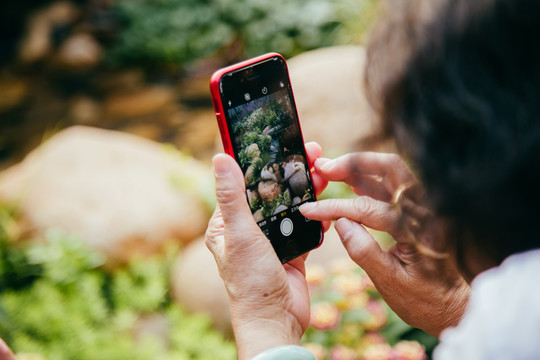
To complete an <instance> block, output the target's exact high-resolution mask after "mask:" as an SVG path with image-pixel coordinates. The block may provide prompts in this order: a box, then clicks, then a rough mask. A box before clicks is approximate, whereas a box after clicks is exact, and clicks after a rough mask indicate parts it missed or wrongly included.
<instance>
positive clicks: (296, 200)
mask: <svg viewBox="0 0 540 360" xmlns="http://www.w3.org/2000/svg"><path fill="white" fill-rule="evenodd" d="M301 202H302V199H301V198H300V197H299V196H295V197H294V198H293V199H292V206H295V205H298V204H300V203H301Z"/></svg>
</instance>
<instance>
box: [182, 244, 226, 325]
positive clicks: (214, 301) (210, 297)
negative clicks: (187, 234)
mask: <svg viewBox="0 0 540 360" xmlns="http://www.w3.org/2000/svg"><path fill="white" fill-rule="evenodd" d="M172 294H173V297H174V299H175V300H176V301H178V302H179V303H181V304H182V305H183V306H184V307H185V308H186V309H187V310H188V311H191V312H204V313H207V314H208V315H210V317H211V318H212V322H213V324H214V326H215V327H216V328H217V329H219V330H221V331H223V332H224V333H226V334H231V333H232V327H231V318H230V314H229V299H228V296H227V290H225V285H223V282H222V280H221V277H220V276H219V273H218V269H217V265H216V263H215V262H214V257H213V256H212V254H211V253H210V251H209V250H208V249H207V248H206V245H205V243H204V237H202V238H200V239H198V240H196V241H194V242H192V243H191V244H189V245H188V246H187V247H186V248H185V249H184V251H183V252H182V254H181V255H180V256H179V258H178V261H177V264H176V266H175V268H174V270H173V274H172Z"/></svg>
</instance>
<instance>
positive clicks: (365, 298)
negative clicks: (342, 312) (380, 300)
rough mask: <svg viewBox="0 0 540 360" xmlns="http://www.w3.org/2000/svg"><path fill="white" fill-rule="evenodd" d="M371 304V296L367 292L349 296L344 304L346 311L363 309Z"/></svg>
mask: <svg viewBox="0 0 540 360" xmlns="http://www.w3.org/2000/svg"><path fill="white" fill-rule="evenodd" d="M368 302H369V295H368V294H367V293H365V292H362V293H359V294H355V295H351V296H348V297H347V298H346V299H345V301H344V304H343V308H344V309H346V310H352V309H363V308H365V307H366V305H367V303H368Z"/></svg>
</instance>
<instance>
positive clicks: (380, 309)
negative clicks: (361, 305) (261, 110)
mask: <svg viewBox="0 0 540 360" xmlns="http://www.w3.org/2000/svg"><path fill="white" fill-rule="evenodd" d="M366 310H367V311H368V312H369V313H370V315H371V316H370V317H369V320H368V321H367V322H365V323H364V324H363V325H364V328H365V329H366V330H367V331H376V330H379V329H381V328H382V327H384V325H385V324H386V320H387V319H388V315H387V314H386V309H385V308H384V306H383V305H382V304H381V303H380V302H379V301H376V300H370V301H369V302H368V303H367V305H366Z"/></svg>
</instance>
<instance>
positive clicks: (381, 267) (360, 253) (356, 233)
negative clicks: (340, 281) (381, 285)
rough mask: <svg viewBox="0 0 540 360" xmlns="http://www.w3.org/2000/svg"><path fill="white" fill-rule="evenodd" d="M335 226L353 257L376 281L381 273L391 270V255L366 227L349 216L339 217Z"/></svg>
mask: <svg viewBox="0 0 540 360" xmlns="http://www.w3.org/2000/svg"><path fill="white" fill-rule="evenodd" d="M335 228H336V230H337V232H338V235H339V237H340V238H341V241H342V242H343V246H344V247H345V249H346V250H347V253H348V254H349V256H350V257H351V259H352V260H353V261H354V262H355V263H357V264H358V265H359V266H360V267H361V268H362V269H364V270H365V271H366V273H367V274H368V275H369V277H370V278H371V279H372V280H373V281H374V282H376V278H377V277H379V275H382V274H384V273H386V272H388V271H391V266H392V260H391V258H390V255H389V254H388V253H386V252H385V251H383V250H382V249H381V247H380V245H379V243H377V241H375V239H374V238H373V236H372V235H371V234H370V233H369V232H368V231H367V230H366V228H364V227H363V226H362V225H360V224H358V223H356V222H354V221H351V220H349V219H347V218H340V219H338V220H337V221H336V223H335Z"/></svg>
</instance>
